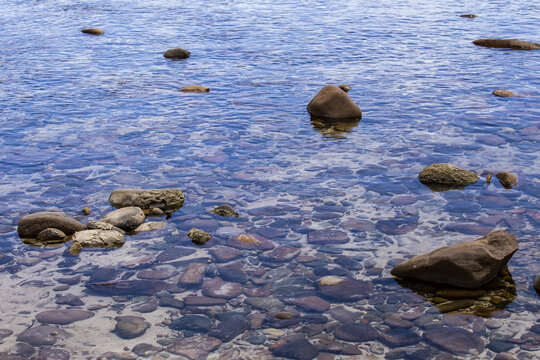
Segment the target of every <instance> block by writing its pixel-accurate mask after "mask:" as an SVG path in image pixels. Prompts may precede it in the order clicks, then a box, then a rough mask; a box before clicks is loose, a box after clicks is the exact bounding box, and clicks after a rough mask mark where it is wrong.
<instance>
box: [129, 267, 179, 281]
mask: <svg viewBox="0 0 540 360" xmlns="http://www.w3.org/2000/svg"><path fill="white" fill-rule="evenodd" d="M171 276H173V274H172V273H170V272H169V271H165V270H156V269H147V270H142V271H139V272H138V273H137V277H138V278H139V279H154V280H167V279H169V278H170V277H171Z"/></svg>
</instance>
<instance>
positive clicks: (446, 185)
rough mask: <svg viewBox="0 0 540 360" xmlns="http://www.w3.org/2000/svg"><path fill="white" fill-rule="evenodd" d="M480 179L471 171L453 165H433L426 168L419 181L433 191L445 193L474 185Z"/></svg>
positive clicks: (419, 176)
mask: <svg viewBox="0 0 540 360" xmlns="http://www.w3.org/2000/svg"><path fill="white" fill-rule="evenodd" d="M479 178H480V177H479V176H478V175H476V174H475V173H473V172H471V171H467V170H464V169H461V168H459V167H457V166H455V165H451V164H444V163H442V164H431V165H429V166H427V167H425V168H424V169H423V170H422V171H421V172H420V174H419V175H418V179H420V182H421V183H422V184H424V185H426V186H428V187H430V188H431V189H432V190H435V191H443V190H452V189H462V188H464V187H465V186H467V185H471V184H474V183H476V182H477V181H478V179H479Z"/></svg>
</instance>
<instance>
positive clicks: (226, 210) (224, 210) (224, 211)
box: [210, 205, 240, 217]
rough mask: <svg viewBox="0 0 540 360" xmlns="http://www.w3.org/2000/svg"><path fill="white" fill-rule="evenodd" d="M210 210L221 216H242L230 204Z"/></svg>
mask: <svg viewBox="0 0 540 360" xmlns="http://www.w3.org/2000/svg"><path fill="white" fill-rule="evenodd" d="M210 212H211V213H214V214H216V215H219V216H224V217H229V216H234V217H239V216H240V214H238V213H237V212H236V211H235V210H234V209H233V208H232V206H230V205H220V206H217V207H216V208H214V209H212V210H210Z"/></svg>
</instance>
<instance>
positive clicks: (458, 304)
mask: <svg viewBox="0 0 540 360" xmlns="http://www.w3.org/2000/svg"><path fill="white" fill-rule="evenodd" d="M474 304H475V301H474V300H473V299H462V300H455V301H448V302H445V303H442V304H437V308H438V309H439V311H440V312H441V313H443V314H444V313H447V312H451V311H456V310H459V309H465V308H468V307H470V306H472V305H474Z"/></svg>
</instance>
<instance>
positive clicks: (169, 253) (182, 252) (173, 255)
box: [156, 247, 195, 262]
mask: <svg viewBox="0 0 540 360" xmlns="http://www.w3.org/2000/svg"><path fill="white" fill-rule="evenodd" d="M194 252H195V250H194V249H190V248H185V247H172V248H169V249H167V250H164V251H163V252H161V253H160V254H159V255H158V256H156V261H158V262H168V261H171V260H176V259H178V258H182V257H185V256H189V255H191V254H193V253H194Z"/></svg>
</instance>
